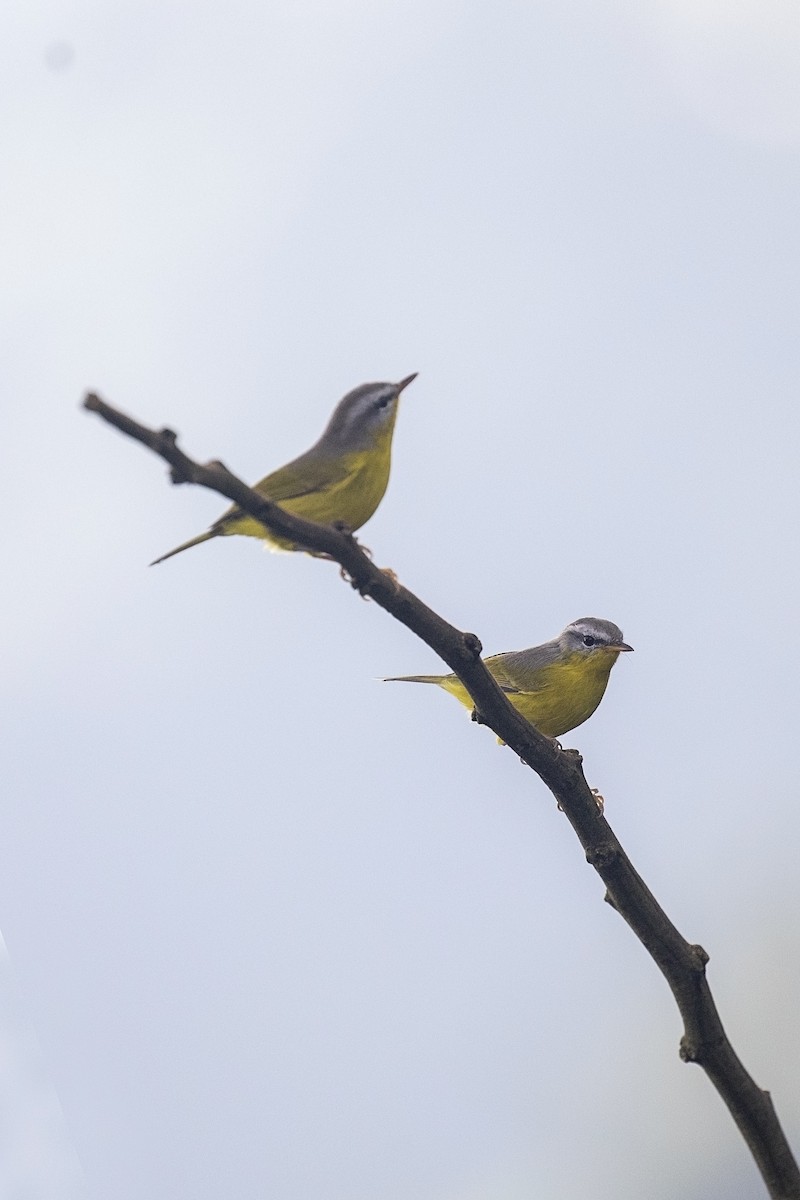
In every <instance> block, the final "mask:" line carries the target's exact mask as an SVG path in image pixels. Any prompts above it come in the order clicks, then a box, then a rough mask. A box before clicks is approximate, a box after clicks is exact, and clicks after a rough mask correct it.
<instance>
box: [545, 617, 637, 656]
mask: <svg viewBox="0 0 800 1200" xmlns="http://www.w3.org/2000/svg"><path fill="white" fill-rule="evenodd" d="M558 642H559V646H560V648H561V650H563V651H564V653H566V654H576V653H579V654H602V655H607V654H621V653H622V652H623V651H624V650H632V649H633V646H629V645H628V644H627V642H624V641H623V640H622V630H621V629H620V627H619V626H618V625H615V624H614V622H613V621H603V620H601V618H600V617H580V619H579V620H577V621H573V622H572V624H571V625H568V626H567V628H566V629H565V630H564V631H563V633H561V634H560V635H559V638H558Z"/></svg>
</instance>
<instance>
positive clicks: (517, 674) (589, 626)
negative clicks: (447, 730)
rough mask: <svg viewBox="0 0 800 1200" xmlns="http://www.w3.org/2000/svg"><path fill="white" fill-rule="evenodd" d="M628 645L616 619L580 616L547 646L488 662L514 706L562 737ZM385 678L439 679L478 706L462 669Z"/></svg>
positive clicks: (579, 720)
mask: <svg viewBox="0 0 800 1200" xmlns="http://www.w3.org/2000/svg"><path fill="white" fill-rule="evenodd" d="M626 650H633V646H629V645H628V644H627V643H626V642H624V641H623V640H622V630H621V629H620V628H619V627H618V626H617V625H614V624H613V622H612V621H603V620H601V619H600V618H599V617H581V618H580V620H578V621H573V622H572V624H571V625H567V627H566V629H564V630H563V631H562V632H561V633H560V634H559V635H558V637H557V638H553V640H552V641H550V642H545V643H544V644H543V645H542V646H533V647H531V649H530V650H514V651H511V652H510V653H507V654H493V655H492V656H491V657H490V658H487V659H484V662H485V663H486V666H487V668H488V670H489V672H490V674H491V675H493V676H494V678H495V679H496V680H497V682H498V683H499V685H500V687H501V688H502V690H503V691H504V692H505V693H506V695H507V696H508V698H509V700H510V701H511V703H512V704H513V705H514V708H516V709H517V710H518V711H519V712H520V713H522V715H523V717H525V718H526V720H528V721H530V723H531V725H535V727H536V728H537V729H538V730H539V732H540V733H544V734H546V736H547V737H552V738H557V737H561V735H562V734H563V733H568V732H569V730H570V729H575V727H576V726H578V725H582V724H583V722H584V721H586V720H588V718H589V717H590V716H591V715H592V713H593V712H594V710H595V709H596V708H597V706H598V704H599V703H600V701H601V700H602V699H603V693H604V692H605V690H606V684H607V683H608V677H609V675H610V674H611V668H612V667H613V666H614V663H615V662H616V661H617V658H618V657H619V655H620V654H621V653H623V651H626ZM386 682H387V683H394V682H400V683H435V684H437V685H438V686H439V687H440V688H444V690H445V691H446V692H450V694H451V695H452V696H455V698H456V700H459V701H460V702H461V703H462V704H463V705H465V707H466V708H473V707H474V704H473V700H472V697H471V696H470V694H469V693H468V691H467V689H466V688H465V687H464V685H463V683H462V682H461V680H460V679H459V678H458V676H457V675H394V676H392V677H391V678H389V679H387V680H386Z"/></svg>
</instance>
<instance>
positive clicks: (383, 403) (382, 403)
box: [375, 396, 392, 408]
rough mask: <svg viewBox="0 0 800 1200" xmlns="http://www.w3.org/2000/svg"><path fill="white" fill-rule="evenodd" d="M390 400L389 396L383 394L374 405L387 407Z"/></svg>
mask: <svg viewBox="0 0 800 1200" xmlns="http://www.w3.org/2000/svg"><path fill="white" fill-rule="evenodd" d="M391 402H392V397H391V396H384V397H383V398H382V399H381V400H379V401H378V403H377V404H376V405H375V407H376V408H388V407H389V405H390V404H391Z"/></svg>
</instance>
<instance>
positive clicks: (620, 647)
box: [608, 642, 633, 654]
mask: <svg viewBox="0 0 800 1200" xmlns="http://www.w3.org/2000/svg"><path fill="white" fill-rule="evenodd" d="M608 648H609V650H613V651H614V653H615V654H622V653H623V651H624V650H630V652H631V654H633V646H629V645H628V643H627V642H617V644H616V646H609V647H608Z"/></svg>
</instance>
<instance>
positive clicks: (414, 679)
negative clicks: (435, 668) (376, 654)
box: [383, 675, 442, 683]
mask: <svg viewBox="0 0 800 1200" xmlns="http://www.w3.org/2000/svg"><path fill="white" fill-rule="evenodd" d="M383 682H384V683H441V682H442V676H441V675H387V676H386V678H385V679H384V681H383Z"/></svg>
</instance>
